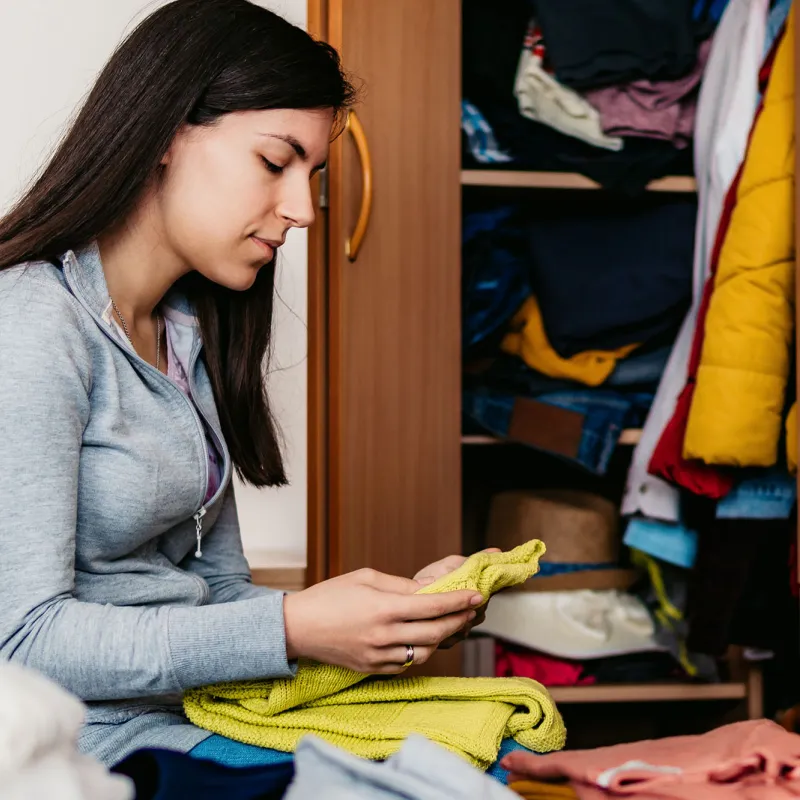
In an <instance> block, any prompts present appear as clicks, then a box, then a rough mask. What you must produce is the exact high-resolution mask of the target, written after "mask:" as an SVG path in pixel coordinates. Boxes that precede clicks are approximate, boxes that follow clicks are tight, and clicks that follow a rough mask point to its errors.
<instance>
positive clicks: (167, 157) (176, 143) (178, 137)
mask: <svg viewBox="0 0 800 800" xmlns="http://www.w3.org/2000/svg"><path fill="white" fill-rule="evenodd" d="M188 135H189V126H188V125H186V124H185V123H184V124H183V125H181V127H180V128H178V132H177V133H176V134H175V136H173V138H172V142H170V145H169V147H168V148H167V152H166V153H164V155H163V156H162V157H161V161H160V162H159V166H161V167H168V166H169V165H170V164H171V163H172V162H173V160H174V159H175V151H176V149H177V148H178V147H181V145H182V144H183V141H184V139H185V138H186V136H188Z"/></svg>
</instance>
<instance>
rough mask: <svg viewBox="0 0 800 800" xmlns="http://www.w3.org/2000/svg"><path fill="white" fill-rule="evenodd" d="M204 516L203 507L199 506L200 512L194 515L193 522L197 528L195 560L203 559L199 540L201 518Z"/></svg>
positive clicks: (201, 529)
mask: <svg viewBox="0 0 800 800" xmlns="http://www.w3.org/2000/svg"><path fill="white" fill-rule="evenodd" d="M205 515H206V509H205V506H201V507H200V510H199V511H198V512H197V513H196V514H195V515H194V521H195V524H196V526H197V528H196V534H197V550H195V551H194V554H195V557H196V558H202V557H203V547H202V544H201V539H202V538H203V517H204V516H205Z"/></svg>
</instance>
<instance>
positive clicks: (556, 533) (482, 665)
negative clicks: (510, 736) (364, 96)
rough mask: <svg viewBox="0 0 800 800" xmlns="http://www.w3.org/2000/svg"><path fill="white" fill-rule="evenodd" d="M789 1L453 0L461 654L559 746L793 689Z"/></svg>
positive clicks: (759, 710) (699, 716)
mask: <svg viewBox="0 0 800 800" xmlns="http://www.w3.org/2000/svg"><path fill="white" fill-rule="evenodd" d="M790 5H791V4H790V2H786V1H785V0H776V1H775V2H770V0H728V2H725V0H696V1H693V0H647V2H645V1H644V0H631V1H630V2H621V1H618V0H608V1H607V2H604V3H596V2H594V0H580V1H579V2H573V3H564V2H561V1H560V0H533V2H528V1H527V0H498V1H497V2H495V3H492V4H490V5H487V4H485V3H483V2H481V1H480V0H463V5H462V45H463V46H462V108H461V113H462V117H461V131H462V136H461V142H462V173H461V183H462V287H461V291H462V360H463V365H462V369H463V383H462V475H463V478H462V480H463V495H462V496H463V537H464V551H465V552H468V553H471V552H475V551H477V550H480V549H482V548H485V547H501V548H504V549H506V548H510V547H513V546H515V545H516V544H520V543H522V542H524V541H527V540H528V539H532V538H540V539H542V540H543V541H544V542H545V544H546V545H547V548H548V551H547V553H546V555H545V557H544V558H543V560H542V564H541V571H540V573H539V575H537V576H536V577H535V578H534V579H533V580H531V581H530V582H529V583H528V584H526V585H525V586H524V588H523V589H522V590H520V591H510V592H507V593H503V594H501V595H499V596H497V597H495V598H494V599H493V600H492V602H491V603H490V606H489V610H488V613H487V621H486V624H485V626H484V627H483V628H482V629H481V630H480V632H478V633H476V634H474V635H473V636H472V638H471V639H470V640H469V641H468V642H467V644H466V646H465V648H464V672H465V674H467V675H498V676H512V675H520V676H527V677H531V678H534V679H536V680H538V681H540V682H541V683H543V684H545V685H547V686H548V688H550V689H551V691H552V694H553V697H554V699H555V700H556V702H557V703H558V705H559V709H560V710H561V712H562V714H563V715H564V717H565V721H566V723H567V727H568V730H569V733H570V739H569V746H570V747H589V746H596V745H602V744H609V743H615V742H619V741H625V740H633V739H640V738H651V737H655V736H664V735H676V734H682V733H694V732H700V731H704V730H708V729H710V728H711V727H714V726H716V725H719V724H722V723H724V722H729V721H732V720H735V719H745V718H748V717H749V718H754V717H760V716H767V717H771V718H776V719H779V720H780V719H782V718H783V717H784V715H785V712H786V710H787V709H790V708H791V707H792V706H794V704H795V703H797V702H798V701H799V700H800V697H798V695H800V682H798V680H797V675H798V674H800V671H799V670H800V657H799V655H798V639H799V637H798V631H799V630H800V620H799V619H798V602H797V586H798V581H797V574H796V568H795V563H796V561H797V554H796V552H797V547H796V540H797V534H796V511H795V505H796V482H795V477H794V470H793V468H792V467H791V466H790V464H791V462H792V460H793V456H792V452H793V450H794V444H793V442H792V438H793V437H794V436H796V433H795V432H794V429H793V428H792V418H793V411H790V409H791V407H792V406H793V403H794V397H795V379H794V375H795V369H794V363H795V354H794V290H795V289H794V271H795V265H794V241H793V227H794V213H795V212H794V208H795V206H794V198H793V195H792V192H793V185H794V184H793V177H794V162H793V160H794V144H793V138H794V123H793V119H794V114H793V112H792V113H791V114H787V113H785V110H784V113H783V114H781V113H775V109H776V108H777V107H780V104H781V103H782V102H785V101H786V86H785V83H786V81H787V77H786V76H787V74H788V75H789V82H790V83H791V82H792V81H793V76H792V75H791V70H793V66H792V64H793V53H792V51H793V35H794V31H793V25H794V22H793V16H790ZM787 65H788V66H787ZM787 70H789V72H787ZM781 82H783V84H782V83H781ZM790 102H791V103H792V108H793V103H794V100H793V93H792V95H791V97H790ZM769 153H772V162H774V163H771V161H770V158H771V157H770V155H769ZM787 180H788V183H789V186H790V188H789V189H786V183H785V182H786V181H787ZM782 182H783V183H782ZM767 184H771V185H772V187H773V189H772V190H765V191H762V188H763V185H767ZM779 186H783V188H782V189H778V188H775V187H779ZM754 187H755V188H754ZM787 191H788V195H787ZM754 192H755V193H756V194H755V195H754V194H753V193H754ZM759 192H761V193H760V194H759ZM754 197H755V198H757V199H756V200H755V201H754V199H753V198H754ZM787 197H788V200H787ZM776 248H777V251H776ZM781 248H783V249H781ZM765 375H766V377H765ZM767 384H768V385H767ZM787 423H788V424H787ZM787 430H788V432H787ZM787 449H788V451H789V454H788V457H787Z"/></svg>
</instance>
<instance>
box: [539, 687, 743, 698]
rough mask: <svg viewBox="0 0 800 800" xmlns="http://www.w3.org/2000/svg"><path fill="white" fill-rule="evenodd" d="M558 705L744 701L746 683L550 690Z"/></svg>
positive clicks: (560, 688) (559, 688)
mask: <svg viewBox="0 0 800 800" xmlns="http://www.w3.org/2000/svg"><path fill="white" fill-rule="evenodd" d="M550 694H551V695H552V696H553V700H554V701H555V702H556V703H668V702H677V701H683V700H691V701H701V700H744V698H746V697H747V684H746V683H631V684H603V685H599V686H562V687H554V688H552V689H550Z"/></svg>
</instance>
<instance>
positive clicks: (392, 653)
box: [377, 645, 436, 675]
mask: <svg viewBox="0 0 800 800" xmlns="http://www.w3.org/2000/svg"><path fill="white" fill-rule="evenodd" d="M435 652H436V648H435V647H425V646H423V645H414V666H419V665H420V664H424V663H425V662H426V661H427V660H428V659H429V658H430V657H431V656H432V655H433V653H435ZM406 655H407V651H406V647H405V645H403V646H400V647H387V648H386V650H385V656H384V657H385V659H386V660H385V661H384V663H383V664H381V665H379V667H378V669H377V673H378V674H381V675H394V674H397V673H399V672H404V671H405V670H406V669H408V667H404V666H403V665H404V664H405V663H406Z"/></svg>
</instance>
